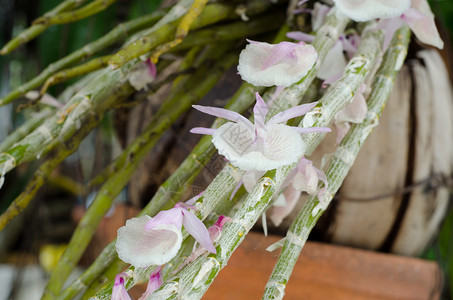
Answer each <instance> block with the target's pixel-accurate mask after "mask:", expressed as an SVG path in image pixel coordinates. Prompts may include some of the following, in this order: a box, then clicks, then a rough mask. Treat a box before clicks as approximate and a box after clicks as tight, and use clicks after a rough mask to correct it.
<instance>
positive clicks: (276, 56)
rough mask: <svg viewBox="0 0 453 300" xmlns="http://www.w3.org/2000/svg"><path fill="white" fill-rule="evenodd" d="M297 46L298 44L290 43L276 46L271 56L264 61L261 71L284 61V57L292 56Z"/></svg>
mask: <svg viewBox="0 0 453 300" xmlns="http://www.w3.org/2000/svg"><path fill="white" fill-rule="evenodd" d="M297 46H298V44H295V43H290V42H281V43H279V44H277V45H274V47H273V48H272V50H271V52H270V53H269V56H268V57H267V59H266V60H265V61H264V63H263V65H262V67H261V70H265V69H267V68H269V67H270V66H272V65H274V64H276V63H277V62H279V61H280V60H282V59H283V58H284V57H286V56H290V55H291V52H293V51H294V49H295V48H296V47H297Z"/></svg>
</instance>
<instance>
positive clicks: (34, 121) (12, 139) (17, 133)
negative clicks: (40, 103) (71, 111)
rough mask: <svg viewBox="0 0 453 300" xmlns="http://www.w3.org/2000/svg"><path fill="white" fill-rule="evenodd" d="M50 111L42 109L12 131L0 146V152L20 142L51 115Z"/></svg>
mask: <svg viewBox="0 0 453 300" xmlns="http://www.w3.org/2000/svg"><path fill="white" fill-rule="evenodd" d="M52 112H53V111H52V109H50V108H48V109H44V110H42V111H40V112H38V113H36V114H35V115H32V117H30V118H28V120H27V121H26V122H25V123H24V124H22V125H21V126H20V127H19V128H17V129H16V130H14V132H12V133H11V134H10V135H8V136H7V137H6V139H4V140H3V141H2V143H1V144H0V152H3V151H5V150H8V149H9V148H11V146H12V145H14V144H15V143H17V142H18V141H20V140H21V139H22V138H24V137H25V136H27V135H28V134H29V133H30V132H32V131H33V130H35V129H36V128H37V127H38V126H40V125H41V124H42V123H43V122H44V120H46V119H47V118H48V117H50V115H51V114H52Z"/></svg>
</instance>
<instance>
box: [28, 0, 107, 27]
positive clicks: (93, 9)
mask: <svg viewBox="0 0 453 300" xmlns="http://www.w3.org/2000/svg"><path fill="white" fill-rule="evenodd" d="M115 2H116V0H94V1H92V2H91V3H89V4H87V5H85V6H84V7H81V8H79V9H76V10H72V11H63V12H61V13H58V14H55V15H52V16H42V17H40V18H37V19H36V20H34V21H33V25H39V24H41V25H45V26H50V25H55V24H66V23H71V22H76V21H79V20H82V19H85V18H88V17H89V16H92V15H95V14H97V13H98V12H101V11H103V10H105V9H106V8H107V7H109V6H110V5H112V4H113V3H115Z"/></svg>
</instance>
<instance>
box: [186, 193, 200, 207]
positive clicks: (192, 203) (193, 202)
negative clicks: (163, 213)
mask: <svg viewBox="0 0 453 300" xmlns="http://www.w3.org/2000/svg"><path fill="white" fill-rule="evenodd" d="M203 194H204V191H202V192H200V193H199V194H198V195H196V196H194V197H192V198H190V199H189V200H187V201H186V202H184V204H185V205H187V206H191V207H192V209H196V208H195V207H194V206H193V205H194V204H195V202H197V200H198V199H200V198H201V197H202V196H203ZM187 206H186V207H187Z"/></svg>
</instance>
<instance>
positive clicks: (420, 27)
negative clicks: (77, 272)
mask: <svg viewBox="0 0 453 300" xmlns="http://www.w3.org/2000/svg"><path fill="white" fill-rule="evenodd" d="M402 18H403V20H404V21H406V23H407V25H409V27H410V28H411V30H412V31H413V32H414V34H415V36H416V37H417V38H418V39H419V40H420V41H421V42H422V43H425V44H427V45H431V46H434V47H437V48H439V49H443V48H444V42H443V41H442V39H441V37H440V35H439V32H438V31H437V28H436V24H435V23H434V16H431V15H426V14H424V13H422V12H420V11H418V10H416V9H415V8H410V9H408V10H407V11H406V12H404V14H403V16H402Z"/></svg>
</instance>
